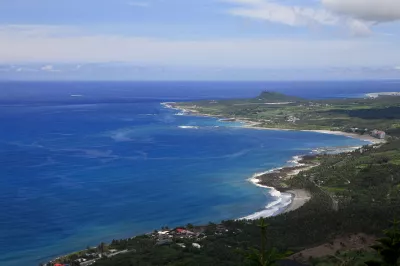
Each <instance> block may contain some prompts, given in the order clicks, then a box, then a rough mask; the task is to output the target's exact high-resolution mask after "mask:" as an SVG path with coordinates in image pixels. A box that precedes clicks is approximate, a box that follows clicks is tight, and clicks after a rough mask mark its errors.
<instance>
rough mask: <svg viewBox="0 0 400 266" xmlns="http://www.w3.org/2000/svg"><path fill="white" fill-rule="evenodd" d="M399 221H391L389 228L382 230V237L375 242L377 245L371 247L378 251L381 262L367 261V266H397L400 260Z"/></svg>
mask: <svg viewBox="0 0 400 266" xmlns="http://www.w3.org/2000/svg"><path fill="white" fill-rule="evenodd" d="M399 226H400V221H398V220H396V219H394V220H393V221H391V227H390V228H389V229H387V230H384V231H383V232H384V235H385V236H384V237H383V238H380V239H378V240H377V242H378V244H376V245H374V246H372V248H373V249H375V250H376V251H378V253H379V255H380V257H381V259H382V262H380V261H369V262H367V263H366V264H367V265H368V266H375V265H379V266H397V265H398V261H399V258H400V228H399Z"/></svg>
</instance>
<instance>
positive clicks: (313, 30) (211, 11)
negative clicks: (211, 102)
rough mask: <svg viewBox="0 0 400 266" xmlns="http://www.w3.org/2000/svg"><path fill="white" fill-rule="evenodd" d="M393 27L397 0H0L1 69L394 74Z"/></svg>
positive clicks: (399, 15) (43, 75) (198, 75)
mask: <svg viewBox="0 0 400 266" xmlns="http://www.w3.org/2000/svg"><path fill="white" fill-rule="evenodd" d="M399 29H400V1H399V0H297V1H294V0H201V1H194V0H57V1H54V0H1V1H0V79H2V80H13V79H17V80H31V79H40V80H41V79H43V80H47V79H49V80H75V79H76V80H281V79H282V80H298V79H301V80H303V79H397V78H400V48H399V47H400V35H399V34H400V30H399Z"/></svg>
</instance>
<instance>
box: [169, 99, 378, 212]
mask: <svg viewBox="0 0 400 266" xmlns="http://www.w3.org/2000/svg"><path fill="white" fill-rule="evenodd" d="M163 105H164V106H165V107H167V108H171V109H175V110H180V111H182V112H184V113H185V114H188V115H195V116H208V117H215V118H221V117H220V116H213V115H208V114H202V113H199V112H198V111H197V110H193V109H192V108H187V109H183V108H179V107H177V106H175V105H174V103H166V104H163ZM235 121H237V122H241V123H243V127H246V128H251V129H259V130H276V131H303V132H315V133H320V134H331V135H340V136H345V137H349V138H356V139H360V140H363V141H366V142H368V144H369V145H374V144H382V143H385V142H386V140H384V139H377V138H375V137H372V136H370V135H360V134H356V133H348V132H343V131H331V130H298V129H287V128H268V127H261V126H260V123H259V122H255V121H251V120H248V119H245V118H237V119H235ZM356 148H359V147H352V149H356ZM296 157H297V158H295V159H294V160H293V162H294V164H295V166H292V167H290V166H282V167H281V168H278V169H272V170H269V171H266V172H263V173H258V174H255V175H254V176H253V177H252V178H250V179H249V181H250V182H252V183H253V184H254V185H256V186H258V187H263V188H267V189H270V190H271V191H270V194H271V195H272V196H274V197H277V198H279V197H280V198H281V199H283V196H284V195H288V194H290V195H291V202H290V204H287V205H285V206H284V207H283V208H282V209H284V210H283V212H277V213H279V214H282V213H287V212H291V211H294V210H296V209H298V208H300V207H302V206H303V205H304V204H306V203H307V202H308V201H309V200H310V199H311V193H310V192H309V191H307V190H305V189H290V190H285V192H284V193H281V191H279V190H280V189H283V188H282V187H280V186H278V185H276V184H275V183H276V182H275V183H274V181H279V179H280V180H288V179H290V178H293V177H294V176H296V175H297V174H299V173H300V172H301V171H306V170H309V169H311V168H313V167H315V166H317V165H310V164H302V163H300V161H301V160H302V159H303V157H302V156H296ZM266 176H267V177H269V178H271V179H275V180H273V181H270V180H269V181H268V182H265V180H263V177H264V178H265V177H266ZM266 183H267V184H266ZM279 183H280V182H279ZM285 189H287V188H285ZM267 209H268V208H267ZM271 215H272V216H273V215H276V214H275V213H274V214H272V213H271V212H269V211H267V210H264V211H261V212H258V213H255V214H252V215H250V216H248V217H245V219H258V218H260V217H268V216H271ZM242 219H243V218H242Z"/></svg>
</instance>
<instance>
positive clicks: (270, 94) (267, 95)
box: [256, 91, 305, 102]
mask: <svg viewBox="0 0 400 266" xmlns="http://www.w3.org/2000/svg"><path fill="white" fill-rule="evenodd" d="M256 99H257V100H262V101H264V102H265V101H268V102H302V101H305V99H303V98H300V97H296V96H291V95H286V94H283V93H279V92H274V91H263V92H261V93H260V95H259V96H257V97H256Z"/></svg>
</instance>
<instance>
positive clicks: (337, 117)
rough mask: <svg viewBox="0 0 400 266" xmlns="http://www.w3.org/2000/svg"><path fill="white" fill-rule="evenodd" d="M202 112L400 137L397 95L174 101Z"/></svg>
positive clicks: (263, 122)
mask: <svg viewBox="0 0 400 266" xmlns="http://www.w3.org/2000/svg"><path fill="white" fill-rule="evenodd" d="M177 106H178V107H181V108H185V109H187V110H193V111H196V112H199V113H202V114H209V115H215V116H222V117H227V118H238V119H244V120H251V121H256V122H258V123H259V125H260V126H264V127H269V128H287V129H322V130H342V131H350V130H352V129H353V130H354V129H357V131H358V132H359V133H360V134H363V133H364V132H365V129H368V130H372V129H380V130H384V131H388V133H389V134H390V135H393V136H400V97H395V96H381V97H378V98H366V99H329V100H306V99H301V98H298V97H293V96H288V95H283V94H280V93H276V92H263V93H261V94H260V95H259V96H258V97H256V98H253V99H236V100H221V101H214V100H212V101H198V102H188V103H178V104H177Z"/></svg>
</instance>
